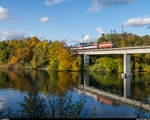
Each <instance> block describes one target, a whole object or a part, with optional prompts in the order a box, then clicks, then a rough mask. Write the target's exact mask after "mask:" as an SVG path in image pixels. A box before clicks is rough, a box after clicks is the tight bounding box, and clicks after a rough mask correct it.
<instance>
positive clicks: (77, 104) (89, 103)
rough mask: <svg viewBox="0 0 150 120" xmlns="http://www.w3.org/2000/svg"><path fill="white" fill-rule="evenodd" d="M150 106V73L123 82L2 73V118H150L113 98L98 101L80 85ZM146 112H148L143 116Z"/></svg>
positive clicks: (94, 77) (78, 75)
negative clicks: (82, 89)
mask: <svg viewBox="0 0 150 120" xmlns="http://www.w3.org/2000/svg"><path fill="white" fill-rule="evenodd" d="M85 85H86V86H89V87H92V88H96V89H99V90H103V91H105V92H108V93H112V94H114V95H119V96H122V97H125V98H130V99H134V100H137V101H142V103H147V104H150V74H149V73H144V74H136V75H134V76H132V77H131V78H130V79H126V80H123V79H122V78H121V76H120V75H117V74H110V73H107V74H100V73H80V72H45V71H30V70H26V71H2V70H1V71H0V118H6V117H12V118H15V117H17V118H19V117H21V118H22V117H25V118H28V117H29V118H39V117H42V118H48V117H50V118H51V117H102V118H104V117H107V118H108V117H110V118H113V117H115V118H119V117H121V118H135V117H149V116H150V112H146V111H144V110H143V109H141V108H137V107H133V106H131V105H127V104H125V103H120V102H117V101H114V100H113V99H104V98H103V97H102V98H101V97H100V98H99V99H97V98H96V97H95V94H93V93H92V92H90V91H88V92H86V93H85V92H83V91H81V89H80V86H85ZM143 112H144V113H143Z"/></svg>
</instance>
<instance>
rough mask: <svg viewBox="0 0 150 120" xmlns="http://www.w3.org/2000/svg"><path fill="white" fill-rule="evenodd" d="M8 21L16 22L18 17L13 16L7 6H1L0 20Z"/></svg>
mask: <svg viewBox="0 0 150 120" xmlns="http://www.w3.org/2000/svg"><path fill="white" fill-rule="evenodd" d="M4 20H5V21H8V22H10V23H15V22H16V19H15V18H12V16H11V15H10V14H9V12H8V10H7V8H3V7H1V6H0V21H4Z"/></svg>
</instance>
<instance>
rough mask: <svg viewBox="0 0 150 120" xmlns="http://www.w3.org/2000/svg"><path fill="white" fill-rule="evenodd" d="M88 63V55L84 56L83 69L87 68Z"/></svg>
mask: <svg viewBox="0 0 150 120" xmlns="http://www.w3.org/2000/svg"><path fill="white" fill-rule="evenodd" d="M89 62H90V57H89V55H86V54H84V67H87V66H88V65H89Z"/></svg>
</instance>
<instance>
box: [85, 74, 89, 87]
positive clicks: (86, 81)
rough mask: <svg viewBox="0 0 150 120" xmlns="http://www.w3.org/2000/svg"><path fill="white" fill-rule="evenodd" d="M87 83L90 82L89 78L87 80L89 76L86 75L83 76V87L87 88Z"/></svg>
mask: <svg viewBox="0 0 150 120" xmlns="http://www.w3.org/2000/svg"><path fill="white" fill-rule="evenodd" d="M89 81H90V78H89V75H88V74H85V75H84V86H85V87H86V86H89Z"/></svg>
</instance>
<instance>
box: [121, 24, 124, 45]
mask: <svg viewBox="0 0 150 120" xmlns="http://www.w3.org/2000/svg"><path fill="white" fill-rule="evenodd" d="M121 27H122V47H124V41H123V33H124V31H123V30H124V25H121Z"/></svg>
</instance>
